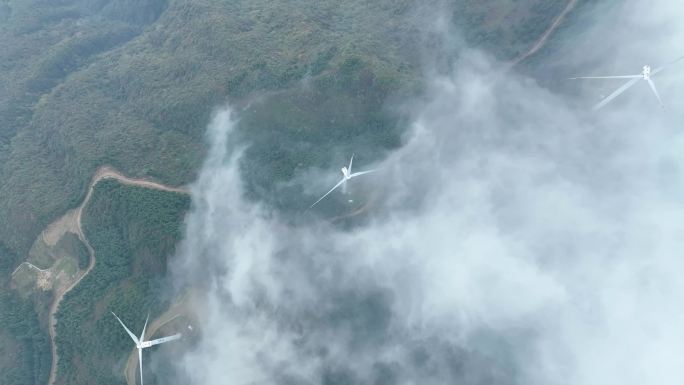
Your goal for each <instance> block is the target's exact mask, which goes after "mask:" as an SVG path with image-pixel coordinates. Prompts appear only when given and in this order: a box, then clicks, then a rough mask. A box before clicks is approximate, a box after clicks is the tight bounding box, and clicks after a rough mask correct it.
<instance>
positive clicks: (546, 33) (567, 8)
mask: <svg viewBox="0 0 684 385" xmlns="http://www.w3.org/2000/svg"><path fill="white" fill-rule="evenodd" d="M577 1H578V0H569V1H568V5H566V6H565V9H563V11H562V12H561V13H560V14H559V15H558V16H556V19H555V20H554V21H553V23H551V25H550V26H549V28H547V29H546V31H544V33H543V34H542V35H541V37H539V39H538V40H537V42H536V43H534V45H533V46H532V48H530V49H529V50H528V51H527V52H525V53H523V54H522V55H520V56H518V57H517V58H515V59H513V61H512V62H510V63H509V67H514V66H516V65H517V64H518V63H520V62H522V61H523V60H525V59H527V58H528V57H530V56H532V55H534V54H535V53H537V52H538V51H539V50H540V49H542V48H543V47H544V46H545V45H546V42H547V41H548V40H549V37H550V36H551V35H552V34H553V33H554V32H556V30H557V29H558V27H559V26H560V24H561V22H563V20H564V19H565V17H566V16H567V15H568V13H570V11H572V10H573V9H574V8H575V6H576V5H577Z"/></svg>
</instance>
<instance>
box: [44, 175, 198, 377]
mask: <svg viewBox="0 0 684 385" xmlns="http://www.w3.org/2000/svg"><path fill="white" fill-rule="evenodd" d="M104 179H115V180H117V181H119V182H120V183H122V184H125V185H129V186H138V187H144V188H150V189H155V190H161V191H169V192H176V193H180V194H188V190H187V189H185V188H183V187H173V186H166V185H164V184H161V183H157V182H154V181H150V180H147V179H135V178H129V177H127V176H125V175H123V174H121V173H120V172H118V171H117V170H115V169H113V168H111V167H109V166H103V167H100V168H99V169H97V171H96V172H95V175H93V178H92V179H91V181H90V184H89V185H88V193H87V194H86V197H85V199H83V202H82V203H81V205H80V206H78V207H77V208H76V209H74V210H75V214H74V213H73V212H72V211H69V212H67V213H66V214H65V215H75V218H76V220H75V221H71V222H72V223H73V226H74V228H71V229H69V230H70V231H71V232H73V233H75V234H76V235H77V236H78V238H79V239H80V240H81V242H83V244H84V245H85V247H86V249H87V250H88V255H89V256H90V260H89V262H88V267H87V268H86V269H85V270H84V271H83V273H82V274H81V275H80V276H79V277H78V278H77V279H76V280H75V281H74V282H72V283H71V285H69V286H67V287H66V288H64V289H63V290H61V291H59V292H57V293H55V298H54V300H53V301H52V303H51V304H50V311H49V313H48V326H49V332H50V345H51V349H52V365H51V367H50V379H49V380H48V385H53V384H54V383H55V378H56V376H57V361H58V360H59V356H58V355H57V345H56V344H55V336H56V331H55V327H56V325H57V320H56V319H55V314H56V313H57V310H58V309H59V304H60V302H62V299H63V298H64V295H65V294H66V293H68V292H69V291H70V290H71V289H73V288H74V287H76V285H78V283H79V282H81V280H82V279H83V277H85V276H86V275H88V273H90V271H91V270H92V269H93V267H94V266H95V250H93V248H92V247H91V246H90V243H88V239H86V237H85V234H84V233H83V226H82V224H81V218H82V214H83V209H84V208H85V207H86V206H87V205H88V202H89V201H90V197H91V196H92V195H93V189H94V188H95V186H96V185H97V184H98V183H99V182H100V181H102V180H104ZM60 221H63V219H62V218H60V219H58V220H57V221H56V222H60ZM63 222H64V221H63ZM48 227H49V226H48Z"/></svg>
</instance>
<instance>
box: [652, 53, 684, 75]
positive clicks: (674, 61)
mask: <svg viewBox="0 0 684 385" xmlns="http://www.w3.org/2000/svg"><path fill="white" fill-rule="evenodd" d="M682 59H684V56H680V57H678V58H677V59H675V60H673V61H671V62H669V63H667V64H665V65H664V66H660V67H658V68H656V69H654V70H653V71H651V76H653V75H655V74H657V73H658V72H660V71H662V70H664V69H665V68H667V67H669V66H671V65H673V64H675V63H676V62H678V61H680V60H682Z"/></svg>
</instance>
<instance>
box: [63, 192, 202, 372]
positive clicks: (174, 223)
mask: <svg viewBox="0 0 684 385" xmlns="http://www.w3.org/2000/svg"><path fill="white" fill-rule="evenodd" d="M188 207H189V198H188V197H187V196H183V195H180V194H175V193H168V192H160V191H156V190H149V189H144V188H138V187H127V186H123V185H121V184H119V183H118V182H115V181H113V180H108V181H103V182H101V183H99V184H98V185H97V187H96V188H95V192H94V195H93V197H92V201H91V203H90V204H89V205H88V207H87V209H86V211H85V215H84V218H83V220H84V222H83V224H84V226H85V232H86V236H87V237H88V240H89V241H90V244H91V245H92V247H93V248H94V249H95V255H96V260H97V263H96V264H95V267H94V268H93V270H92V271H91V272H90V274H88V275H87V276H86V277H85V278H84V279H83V280H82V281H81V283H80V284H79V285H78V286H76V288H75V289H73V290H72V291H71V292H69V294H67V295H66V297H65V298H64V300H63V302H62V303H61V305H60V308H59V312H58V314H57V319H58V323H57V335H58V338H57V344H58V345H57V346H58V354H59V356H60V360H59V365H58V375H57V384H70V385H77V384H84V385H85V384H99V385H106V384H121V383H122V382H123V378H122V372H123V365H124V364H125V358H126V357H127V354H128V353H129V352H130V349H131V348H132V347H133V345H132V341H131V340H130V338H129V337H128V335H126V332H125V331H124V330H123V328H121V326H120V325H119V324H118V323H117V321H116V319H114V317H112V315H111V314H110V311H114V312H115V313H117V315H119V316H120V317H121V318H122V319H123V320H124V322H126V323H127V325H128V327H129V328H131V329H132V330H133V331H134V332H136V333H137V334H139V333H140V332H141V331H142V326H143V323H144V322H145V319H144V318H145V315H146V312H147V311H148V310H149V311H150V312H151V313H152V316H155V315H159V314H160V313H161V312H162V311H163V310H164V308H165V307H166V306H168V300H169V299H168V298H164V297H162V296H161V295H160V292H161V287H162V285H163V278H164V276H165V273H166V258H167V257H168V256H169V255H171V254H172V253H173V251H174V248H175V245H176V243H177V242H178V241H179V239H180V237H181V233H182V230H181V225H182V219H183V215H184V213H185V211H186V210H187V209H188Z"/></svg>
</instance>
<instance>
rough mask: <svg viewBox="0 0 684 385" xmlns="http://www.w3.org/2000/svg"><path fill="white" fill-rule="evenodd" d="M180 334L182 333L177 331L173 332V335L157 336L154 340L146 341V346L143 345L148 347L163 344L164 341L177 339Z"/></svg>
mask: <svg viewBox="0 0 684 385" xmlns="http://www.w3.org/2000/svg"><path fill="white" fill-rule="evenodd" d="M182 336H183V335H182V334H181V333H178V334H174V335H172V336H168V337H162V338H157V339H156V340H153V341H149V342H148V343H147V346H145V347H146V348H149V347H150V346H154V345H159V344H163V343H165V342H171V341H175V340H179V339H180V338H181V337H182Z"/></svg>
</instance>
